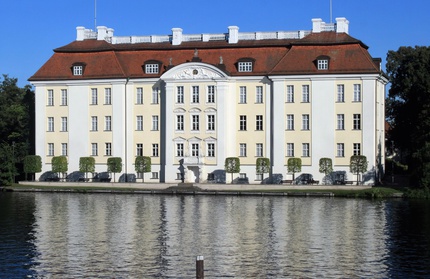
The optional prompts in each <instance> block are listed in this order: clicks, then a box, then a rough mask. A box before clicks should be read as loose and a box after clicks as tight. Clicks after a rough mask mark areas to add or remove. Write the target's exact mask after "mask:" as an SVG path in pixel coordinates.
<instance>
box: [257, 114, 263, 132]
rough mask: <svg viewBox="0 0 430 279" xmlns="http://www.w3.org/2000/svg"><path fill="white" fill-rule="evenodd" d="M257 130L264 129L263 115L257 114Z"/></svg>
mask: <svg viewBox="0 0 430 279" xmlns="http://www.w3.org/2000/svg"><path fill="white" fill-rule="evenodd" d="M255 130H257V131H263V115H256V116H255Z"/></svg>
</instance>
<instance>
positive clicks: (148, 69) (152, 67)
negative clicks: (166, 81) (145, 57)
mask: <svg viewBox="0 0 430 279" xmlns="http://www.w3.org/2000/svg"><path fill="white" fill-rule="evenodd" d="M158 68H159V65H158V64H145V74H158Z"/></svg>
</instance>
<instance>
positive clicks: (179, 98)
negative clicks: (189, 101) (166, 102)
mask: <svg viewBox="0 0 430 279" xmlns="http://www.w3.org/2000/svg"><path fill="white" fill-rule="evenodd" d="M176 103H177V104H183V103H184V87H183V86H178V87H176Z"/></svg>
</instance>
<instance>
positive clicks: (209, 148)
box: [206, 142, 215, 157]
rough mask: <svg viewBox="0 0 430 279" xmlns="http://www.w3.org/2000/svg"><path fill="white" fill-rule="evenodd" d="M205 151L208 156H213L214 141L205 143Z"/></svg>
mask: <svg viewBox="0 0 430 279" xmlns="http://www.w3.org/2000/svg"><path fill="white" fill-rule="evenodd" d="M206 153H207V156H208V157H215V143H213V142H208V143H206Z"/></svg>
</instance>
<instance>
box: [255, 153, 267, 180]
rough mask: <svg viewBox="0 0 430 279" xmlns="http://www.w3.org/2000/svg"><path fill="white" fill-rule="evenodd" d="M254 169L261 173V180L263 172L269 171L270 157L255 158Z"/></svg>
mask: <svg viewBox="0 0 430 279" xmlns="http://www.w3.org/2000/svg"><path fill="white" fill-rule="evenodd" d="M255 169H256V170H255V171H256V173H257V174H261V181H263V176H264V174H265V173H268V172H269V171H270V159H269V158H257V161H256V162H255Z"/></svg>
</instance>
